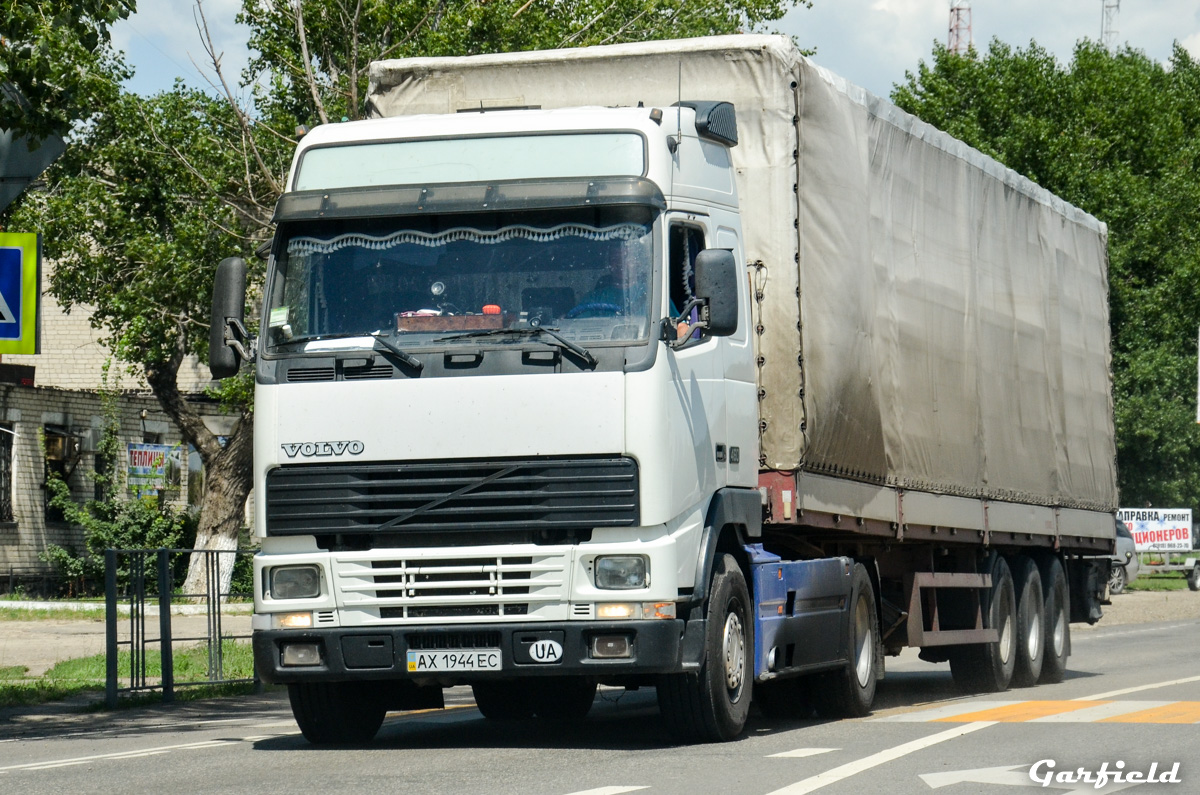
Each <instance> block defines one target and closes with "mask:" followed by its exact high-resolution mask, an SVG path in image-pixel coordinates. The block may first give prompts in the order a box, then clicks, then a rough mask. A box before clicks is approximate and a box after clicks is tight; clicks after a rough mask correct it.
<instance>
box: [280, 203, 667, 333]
mask: <svg viewBox="0 0 1200 795" xmlns="http://www.w3.org/2000/svg"><path fill="white" fill-rule="evenodd" d="M537 218H538V220H539V221H540V223H534V222H531V219H532V216H531V217H530V218H524V217H519V216H510V217H508V218H505V219H503V220H501V221H500V222H496V223H492V224H487V223H481V222H480V219H479V218H478V217H467V216H464V217H459V218H456V219H448V218H445V217H441V218H437V219H420V218H406V219H369V220H364V219H353V220H352V221H329V222H323V223H319V224H305V225H304V226H303V227H298V228H293V229H292V230H286V229H285V230H282V231H283V232H284V237H283V241H282V245H281V247H280V248H279V249H277V252H276V274H275V278H274V279H273V280H272V287H271V300H270V302H269V306H268V313H267V326H268V333H267V335H266V337H267V344H268V348H269V349H280V348H283V347H287V346H290V345H299V344H300V343H302V342H305V341H306V340H313V339H314V338H321V337H324V338H329V337H335V336H336V337H340V338H345V337H346V336H348V335H349V336H353V335H356V334H362V335H367V334H384V335H388V336H391V335H393V334H394V335H396V339H397V340H398V341H399V342H401V344H416V345H420V344H432V343H433V342H434V341H437V342H438V344H454V343H453V339H454V337H455V336H456V334H455V333H456V332H477V331H487V330H492V329H506V328H512V329H521V328H537V327H541V326H552V327H554V328H555V329H556V330H557V332H558V333H559V334H561V335H562V336H563V337H565V338H567V339H569V340H571V341H572V342H574V343H578V344H583V345H587V346H589V347H590V346H595V345H599V344H603V343H607V342H612V343H617V344H628V343H629V342H636V341H641V340H646V339H648V335H649V329H650V322H651V317H650V300H651V291H650V285H651V284H652V271H653V267H652V266H653V235H652V229H653V225H652V218H651V212H650V211H649V210H641V209H640V208H639V209H637V210H631V209H630V208H621V209H612V210H607V211H606V210H603V209H598V210H595V211H593V210H589V211H588V212H587V217H586V218H583V217H582V216H581V215H580V214H578V213H575V214H570V215H567V214H564V215H561V216H557V217H553V218H550V219H548V218H547V217H546V214H545V213H542V214H539V215H538V216H537ZM464 339H470V340H471V341H472V344H476V345H478V344H491V343H492V342H493V341H494V342H495V344H503V341H504V337H503V336H502V335H494V336H491V335H489V336H480V335H475V336H473V337H466V336H465V335H464Z"/></svg>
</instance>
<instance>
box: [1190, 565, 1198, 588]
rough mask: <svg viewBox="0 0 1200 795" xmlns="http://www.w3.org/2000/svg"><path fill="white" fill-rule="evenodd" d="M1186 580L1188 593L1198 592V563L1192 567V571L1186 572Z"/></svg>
mask: <svg viewBox="0 0 1200 795" xmlns="http://www.w3.org/2000/svg"><path fill="white" fill-rule="evenodd" d="M1187 580H1188V590H1189V591H1200V563H1197V564H1196V565H1195V566H1193V567H1192V570H1191V571H1189V572H1188V578H1187Z"/></svg>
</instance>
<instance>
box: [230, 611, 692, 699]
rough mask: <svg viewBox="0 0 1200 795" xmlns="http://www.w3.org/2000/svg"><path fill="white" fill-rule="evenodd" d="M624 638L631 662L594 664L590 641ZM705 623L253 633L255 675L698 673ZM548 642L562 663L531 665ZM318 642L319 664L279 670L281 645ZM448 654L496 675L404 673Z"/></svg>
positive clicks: (447, 679) (457, 676)
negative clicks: (466, 656) (431, 653)
mask: <svg viewBox="0 0 1200 795" xmlns="http://www.w3.org/2000/svg"><path fill="white" fill-rule="evenodd" d="M598 635H627V636H628V637H629V638H630V656H629V657H620V658H603V659H601V658H595V657H592V656H591V645H592V639H593V638H594V637H596V636H598ZM703 638H704V621H703V620H692V621H688V622H686V623H685V622H684V621H682V620H679V619H676V620H673V621H671V620H658V621H630V622H586V623H584V622H579V621H571V622H551V623H542V622H539V623H536V624H534V623H529V624H503V625H496V624H467V625H455V626H452V627H412V626H406V627H338V628H331V629H312V630H294V629H293V630H287V629H285V630H255V632H254V640H253V644H254V661H255V665H256V666H257V670H258V676H259V678H260V679H262V680H263V681H265V682H268V683H271V684H287V683H292V682H323V681H351V680H369V679H377V680H378V679H425V680H428V679H434V680H437V681H438V682H440V683H442V684H455V683H465V682H472V681H482V680H487V679H493V680H495V679H511V678H514V677H533V676H594V677H597V678H608V677H614V678H615V677H624V676H637V675H642V674H666V673H679V672H684V671H696V670H698V669H699V667H700V663H701V657H702V655H703ZM537 640H554V641H555V642H557V643H559V644H560V645H561V646H562V650H563V651H562V657H561V658H560V659H559V660H557V661H555V662H552V663H540V662H534V661H532V659H530V657H529V654H528V649H529V646H530V644H531V643H533V642H535V641H537ZM314 642H315V643H317V644H318V645H319V647H320V650H321V662H320V664H319V665H306V666H284V665H283V663H282V658H283V645H284V644H285V643H314ZM446 648H498V649H499V650H500V654H501V669H500V670H498V671H446V672H419V673H410V672H409V670H408V663H407V660H408V652H409V651H410V650H412V651H422V650H429V649H446Z"/></svg>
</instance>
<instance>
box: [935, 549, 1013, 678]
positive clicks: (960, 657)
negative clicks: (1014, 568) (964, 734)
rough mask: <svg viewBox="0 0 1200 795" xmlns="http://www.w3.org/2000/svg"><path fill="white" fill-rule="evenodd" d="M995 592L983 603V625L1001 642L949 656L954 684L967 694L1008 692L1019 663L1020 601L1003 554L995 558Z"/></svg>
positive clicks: (970, 647) (958, 650)
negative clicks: (1018, 619) (996, 635)
mask: <svg viewBox="0 0 1200 795" xmlns="http://www.w3.org/2000/svg"><path fill="white" fill-rule="evenodd" d="M991 572H992V590H991V591H990V592H989V594H988V597H987V599H986V600H985V602H984V606H983V607H984V609H983V625H984V627H989V628H995V629H996V630H997V632H998V633H999V635H1000V642H999V643H973V644H970V645H967V646H960V647H958V648H955V649H954V651H953V652H951V653H950V673H951V674H952V675H953V676H954V683H955V684H956V685H958V686H959V688H960V689H962V690H964V691H966V692H968V693H998V692H1000V691H1002V690H1007V689H1008V685H1009V683H1010V682H1011V681H1012V675H1013V668H1014V666H1015V664H1016V658H1017V654H1016V641H1017V627H1016V624H1017V620H1016V619H1017V616H1016V613H1017V600H1016V595H1015V592H1014V588H1013V579H1012V573H1011V572H1010V571H1009V569H1008V564H1007V563H1006V562H1005V561H1004V558H1003V557H1001V556H1000V555H994V556H993V558H992V566H991Z"/></svg>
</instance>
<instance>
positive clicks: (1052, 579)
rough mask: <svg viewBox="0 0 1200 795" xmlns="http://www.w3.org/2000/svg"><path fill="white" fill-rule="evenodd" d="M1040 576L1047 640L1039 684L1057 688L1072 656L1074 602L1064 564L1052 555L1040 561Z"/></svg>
mask: <svg viewBox="0 0 1200 795" xmlns="http://www.w3.org/2000/svg"><path fill="white" fill-rule="evenodd" d="M1038 572H1039V573H1040V574H1041V577H1042V594H1043V597H1044V599H1045V604H1046V607H1045V610H1044V611H1043V614H1044V615H1045V617H1046V620H1045V627H1046V639H1045V643H1044V647H1045V652H1044V653H1043V659H1042V675H1041V676H1040V677H1039V678H1038V681H1039V682H1042V683H1043V684H1047V685H1055V684H1058V683H1059V682H1061V681H1062V680H1063V677H1064V676H1065V675H1066V673H1067V657H1068V656H1069V655H1070V653H1071V602H1070V599H1071V597H1070V591H1068V590H1067V575H1066V574H1065V573H1064V572H1063V566H1062V561H1060V560H1059V559H1058V558H1056V557H1053V556H1051V555H1047V556H1046V557H1043V558H1042V559H1041V560H1040V561H1038Z"/></svg>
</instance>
